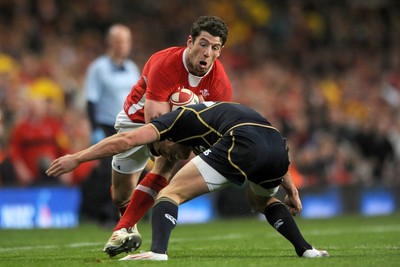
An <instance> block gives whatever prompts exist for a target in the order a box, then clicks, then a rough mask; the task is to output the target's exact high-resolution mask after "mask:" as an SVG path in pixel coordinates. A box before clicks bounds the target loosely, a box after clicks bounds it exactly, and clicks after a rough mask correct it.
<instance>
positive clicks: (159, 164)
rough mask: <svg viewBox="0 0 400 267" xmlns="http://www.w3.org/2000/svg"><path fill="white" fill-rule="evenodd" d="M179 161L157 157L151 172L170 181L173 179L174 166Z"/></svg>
mask: <svg viewBox="0 0 400 267" xmlns="http://www.w3.org/2000/svg"><path fill="white" fill-rule="evenodd" d="M177 161H178V160H173V161H170V160H168V159H166V158H164V157H156V158H155V159H154V164H153V167H152V169H151V172H152V173H156V174H158V175H161V176H163V177H165V178H167V179H168V180H169V179H170V178H171V177H172V174H173V170H174V166H175V164H176V163H177Z"/></svg>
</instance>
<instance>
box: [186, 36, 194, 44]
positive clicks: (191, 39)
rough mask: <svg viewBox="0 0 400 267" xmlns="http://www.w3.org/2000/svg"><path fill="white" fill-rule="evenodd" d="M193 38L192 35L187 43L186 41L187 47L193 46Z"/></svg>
mask: <svg viewBox="0 0 400 267" xmlns="http://www.w3.org/2000/svg"><path fill="white" fill-rule="evenodd" d="M193 42H194V41H193V37H192V36H191V35H189V36H188V38H187V41H186V45H187V46H191V45H193Z"/></svg>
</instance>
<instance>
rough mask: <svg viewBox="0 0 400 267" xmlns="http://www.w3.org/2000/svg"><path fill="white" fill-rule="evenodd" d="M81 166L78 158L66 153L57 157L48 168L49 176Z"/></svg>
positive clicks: (58, 174)
mask: <svg viewBox="0 0 400 267" xmlns="http://www.w3.org/2000/svg"><path fill="white" fill-rule="evenodd" d="M78 166H79V162H78V160H76V159H75V158H74V157H73V155H66V156H63V157H61V158H58V159H55V160H54V161H53V162H52V163H51V165H50V167H49V168H48V169H47V171H46V174H47V175H48V176H60V175H61V174H63V173H67V172H70V171H72V170H74V169H75V168H76V167H78Z"/></svg>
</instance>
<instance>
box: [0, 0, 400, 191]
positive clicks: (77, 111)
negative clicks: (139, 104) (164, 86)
mask: <svg viewBox="0 0 400 267" xmlns="http://www.w3.org/2000/svg"><path fill="white" fill-rule="evenodd" d="M205 14H207V15H210V14H211V15H217V16H219V17H221V18H223V19H224V20H225V21H226V23H227V25H228V27H229V36H228V41H227V44H226V46H225V48H224V50H223V52H222V55H221V57H220V58H221V60H222V61H223V62H224V65H225V68H226V70H227V72H228V75H229V77H230V79H231V81H232V85H233V90H234V92H233V97H234V100H235V101H237V102H241V103H243V104H246V105H248V106H251V107H253V108H255V109H256V110H258V111H259V112H260V113H262V114H263V115H265V116H266V117H267V118H268V119H269V120H270V121H271V122H272V123H273V124H274V125H276V126H277V127H278V128H279V129H280V130H281V132H282V133H283V134H284V135H285V136H286V138H287V140H288V145H289V149H290V156H291V163H292V164H291V172H292V175H293V177H294V179H295V181H296V183H297V185H298V187H300V188H306V187H312V186H343V185H360V186H365V187H370V186H381V185H399V184H400V179H399V178H398V177H397V175H396V174H397V173H398V172H399V171H400V168H399V166H400V164H399V163H400V5H399V3H398V1H396V0H365V1H363V0H350V1H345V0H336V1H333V0H304V1H291V0H280V1H273V0H270V1H265V0H245V1H241V0H215V1H184V0H175V1H168V0H158V1H140V0H130V1H123V0H88V1H79V0H69V1H56V0H36V1H33V0H1V1H0V162H1V176H0V185H3V186H5V185H16V184H17V185H25V186H27V185H30V184H34V183H35V182H37V180H40V179H41V178H38V177H41V176H43V170H44V169H45V168H46V167H47V166H48V163H49V161H51V160H52V158H54V157H58V156H60V155H62V154H64V153H67V152H69V151H71V152H73V151H77V150H80V149H82V148H84V147H87V146H88V145H90V143H91V141H90V136H91V132H90V131H91V130H90V127H89V124H88V119H87V114H86V111H85V101H84V95H83V90H82V85H83V79H84V75H85V73H86V69H87V66H88V64H89V63H90V62H91V61H92V60H93V59H94V58H96V57H97V56H98V55H100V54H101V53H103V51H104V33H105V31H106V29H107V28H108V27H109V26H110V25H111V24H112V23H115V22H121V23H124V24H126V25H128V26H129V27H130V28H131V30H132V33H133V52H132V59H134V61H135V62H136V63H137V64H138V66H139V67H143V64H144V63H145V61H146V60H147V59H148V57H149V56H150V55H151V54H152V53H154V52H155V51H157V50H160V49H162V48H165V47H168V46H174V45H186V38H187V36H188V34H189V29H190V26H191V23H192V21H193V20H194V19H196V18H197V17H198V16H200V15H205ZM135 82H136V81H132V85H133V84H134V83H135ZM121 108H122V107H121ZM35 134H43V140H42V141H43V142H39V143H37V142H35V143H34V144H30V143H29V142H26V141H25V142H20V141H19V140H18V137H20V140H22V139H23V138H22V137H21V136H22V135H25V137H26V138H25V139H24V140H29V138H32V135H35ZM43 151H45V152H43ZM35 155H41V156H40V157H38V156H35ZM19 161H28V162H29V163H28V166H34V165H35V167H33V169H34V172H35V177H36V178H35V181H33V180H32V179H30V178H29V175H28V174H27V173H26V172H29V171H28V170H26V171H24V168H22V167H19V168H14V169H18V170H17V172H19V173H15V171H14V173H12V171H11V170H10V168H11V167H13V166H14V167H15V166H19V163H18V162H19ZM95 164H96V162H92V163H88V164H86V165H82V167H80V169H78V170H77V171H76V172H74V173H72V174H70V175H67V176H65V177H61V178H60V179H61V180H60V182H61V183H63V184H79V183H81V182H82V181H84V180H85V179H86V177H87V176H88V175H89V173H90V172H91V170H92V168H93V167H94V166H95ZM10 172H11V173H10ZM31 172H32V171H31ZM15 177H18V178H15ZM24 177H25V178H24ZM43 179H44V178H43ZM47 182H48V181H47Z"/></svg>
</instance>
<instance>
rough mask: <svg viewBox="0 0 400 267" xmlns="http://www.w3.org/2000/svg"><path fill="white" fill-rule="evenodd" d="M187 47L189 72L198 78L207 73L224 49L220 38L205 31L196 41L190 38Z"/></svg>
mask: <svg viewBox="0 0 400 267" xmlns="http://www.w3.org/2000/svg"><path fill="white" fill-rule="evenodd" d="M187 47H188V52H187V54H186V59H185V60H186V64H187V66H188V68H189V72H190V73H192V74H193V75H196V76H203V75H204V74H206V73H207V71H208V70H209V69H210V68H211V66H212V64H213V63H214V61H215V60H216V59H217V58H218V57H219V55H220V54H221V50H222V48H223V46H222V42H221V38H220V37H217V36H212V35H211V34H209V33H208V32H205V31H202V32H201V33H200V35H199V36H198V37H197V38H196V40H194V39H193V38H192V36H189V38H188V41H187Z"/></svg>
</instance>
